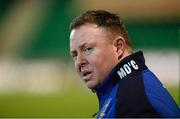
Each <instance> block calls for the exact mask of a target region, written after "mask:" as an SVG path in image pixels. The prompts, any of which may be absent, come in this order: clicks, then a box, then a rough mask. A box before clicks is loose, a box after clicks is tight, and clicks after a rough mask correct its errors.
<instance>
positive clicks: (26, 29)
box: [0, 0, 180, 117]
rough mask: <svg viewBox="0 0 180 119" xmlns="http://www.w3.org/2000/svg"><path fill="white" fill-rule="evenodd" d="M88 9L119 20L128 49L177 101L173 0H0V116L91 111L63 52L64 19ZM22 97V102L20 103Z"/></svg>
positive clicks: (178, 5) (179, 41) (178, 39)
mask: <svg viewBox="0 0 180 119" xmlns="http://www.w3.org/2000/svg"><path fill="white" fill-rule="evenodd" d="M89 9H96V10H97V9H104V10H109V11H112V12H115V13H117V14H120V16H121V17H122V18H123V19H124V20H125V23H126V26H127V29H128V31H129V34H130V38H131V40H132V43H133V45H134V49H135V50H136V51H137V50H139V49H140V50H143V51H144V53H145V57H146V62H147V65H148V66H149V68H150V69H152V71H153V72H155V73H156V74H157V76H158V77H159V78H160V80H161V81H162V82H163V84H164V85H165V86H166V87H167V88H168V90H170V92H171V94H172V95H173V97H174V98H175V99H176V101H177V102H178V99H179V98H178V92H180V91H179V78H180V77H179V75H180V74H179V71H180V69H179V66H180V64H179V61H180V59H179V48H180V33H179V31H180V14H179V13H180V1H179V0H171V1H169V0H151V1H146V2H145V1H143V0H134V1H132V0H131V1H130V0H111V1H104V0H103V1H102V0H98V1H97V0H86V1H84V0H76V1H75V0H24V1H16V0H15V1H11V0H2V1H0V105H1V109H0V117H91V116H92V115H93V113H95V112H97V108H98V105H97V99H96V96H95V95H93V94H92V92H91V91H90V90H88V89H87V88H86V87H85V86H84V85H83V82H81V81H80V79H79V77H78V76H77V74H76V72H75V70H74V68H73V63H72V60H71V57H70V55H69V32H70V31H69V24H70V22H71V20H72V19H73V18H74V17H75V16H77V15H79V14H80V13H82V12H84V11H86V10H89ZM21 102H22V103H21Z"/></svg>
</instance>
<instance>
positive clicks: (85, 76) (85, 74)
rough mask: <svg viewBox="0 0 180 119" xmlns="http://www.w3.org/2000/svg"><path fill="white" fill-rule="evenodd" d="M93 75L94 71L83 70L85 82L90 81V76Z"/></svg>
mask: <svg viewBox="0 0 180 119" xmlns="http://www.w3.org/2000/svg"><path fill="white" fill-rule="evenodd" d="M91 76H92V72H91V71H82V72H81V77H82V79H83V80H84V81H85V82H87V81H89V80H90V78H91Z"/></svg>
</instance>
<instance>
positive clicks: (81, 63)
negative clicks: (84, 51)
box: [77, 55, 87, 67]
mask: <svg viewBox="0 0 180 119" xmlns="http://www.w3.org/2000/svg"><path fill="white" fill-rule="evenodd" d="M86 64H87V60H86V58H85V56H84V55H78V57H77V65H78V66H79V67H82V66H85V65H86Z"/></svg>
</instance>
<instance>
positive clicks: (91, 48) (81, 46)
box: [70, 24, 118, 89]
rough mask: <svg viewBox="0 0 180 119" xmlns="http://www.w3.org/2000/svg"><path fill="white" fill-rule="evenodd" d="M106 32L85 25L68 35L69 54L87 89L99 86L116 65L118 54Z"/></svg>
mask: <svg viewBox="0 0 180 119" xmlns="http://www.w3.org/2000/svg"><path fill="white" fill-rule="evenodd" d="M108 38H109V37H108V35H107V32H106V31H105V30H104V29H103V28H101V27H98V26H97V25H95V24H85V25H83V26H81V27H79V28H77V29H73V30H72V31H71V34H70V53H71V55H72V57H73V60H74V64H75V68H76V70H77V72H78V74H79V75H80V77H81V79H82V80H83V81H84V82H85V84H86V85H87V87H88V88H90V89H93V88H95V87H96V86H97V85H98V84H101V83H102V82H103V81H104V80H105V79H106V77H107V76H108V74H109V73H110V71H111V70H112V68H113V67H114V66H115V65H116V64H117V63H118V53H117V48H116V47H115V45H114V43H113V41H110V39H108Z"/></svg>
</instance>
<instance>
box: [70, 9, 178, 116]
mask: <svg viewBox="0 0 180 119" xmlns="http://www.w3.org/2000/svg"><path fill="white" fill-rule="evenodd" d="M70 29H71V34H70V53H71V55H72V57H73V60H74V63H75V68H76V70H77V72H78V74H79V75H80V77H81V79H82V80H83V81H84V82H85V84H86V85H87V87H88V88H90V89H91V90H92V91H93V92H96V94H97V97H98V99H99V112H98V115H97V118H116V117H180V109H179V107H178V105H177V104H176V103H175V101H174V100H173V98H172V97H171V96H170V95H169V93H168V92H167V90H166V89H165V88H164V87H163V85H162V84H161V83H160V81H159V80H158V78H157V77H156V76H155V75H154V74H153V73H152V72H151V71H150V70H149V69H148V68H147V66H146V65H145V60H144V56H143V53H142V52H141V51H139V52H136V53H133V52H132V47H131V43H130V41H129V38H128V33H127V31H126V29H125V26H124V25H123V23H122V21H121V19H120V18H119V17H118V16H117V15H115V14H112V13H109V12H107V11H103V10H99V11H87V12H86V13H84V14H82V15H80V16H79V17H77V18H76V19H74V20H73V21H72V23H71V25H70Z"/></svg>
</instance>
